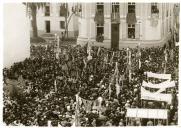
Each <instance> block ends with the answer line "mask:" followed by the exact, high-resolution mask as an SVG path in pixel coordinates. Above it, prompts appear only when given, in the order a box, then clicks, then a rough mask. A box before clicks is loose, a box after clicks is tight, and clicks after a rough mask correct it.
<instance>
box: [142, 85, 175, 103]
mask: <svg viewBox="0 0 181 128" xmlns="http://www.w3.org/2000/svg"><path fill="white" fill-rule="evenodd" d="M141 99H144V100H154V101H165V102H167V103H168V104H171V101H172V95H171V94H162V93H157V92H149V91H147V90H145V89H144V88H143V87H141Z"/></svg>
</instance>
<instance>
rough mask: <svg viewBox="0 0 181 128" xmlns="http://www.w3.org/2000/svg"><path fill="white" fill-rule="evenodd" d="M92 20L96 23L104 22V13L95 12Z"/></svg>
mask: <svg viewBox="0 0 181 128" xmlns="http://www.w3.org/2000/svg"><path fill="white" fill-rule="evenodd" d="M94 21H95V22H96V23H97V24H104V14H103V13H98V12H97V13H96V14H95V18H94Z"/></svg>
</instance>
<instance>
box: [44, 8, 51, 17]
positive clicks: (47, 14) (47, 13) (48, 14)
mask: <svg viewBox="0 0 181 128" xmlns="http://www.w3.org/2000/svg"><path fill="white" fill-rule="evenodd" d="M45 16H50V6H45Z"/></svg>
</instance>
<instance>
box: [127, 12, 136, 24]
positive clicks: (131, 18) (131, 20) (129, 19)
mask: <svg viewBox="0 0 181 128" xmlns="http://www.w3.org/2000/svg"><path fill="white" fill-rule="evenodd" d="M126 21H127V23H128V24H135V23H136V14H135V13H128V14H127V17H126Z"/></svg>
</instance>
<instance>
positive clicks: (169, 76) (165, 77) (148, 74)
mask: <svg viewBox="0 0 181 128" xmlns="http://www.w3.org/2000/svg"><path fill="white" fill-rule="evenodd" d="M145 74H147V77H153V78H158V79H168V80H170V79H171V74H157V73H152V72H145Z"/></svg>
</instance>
